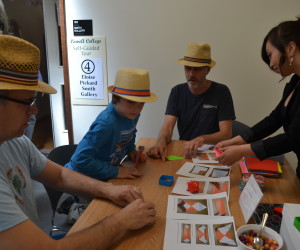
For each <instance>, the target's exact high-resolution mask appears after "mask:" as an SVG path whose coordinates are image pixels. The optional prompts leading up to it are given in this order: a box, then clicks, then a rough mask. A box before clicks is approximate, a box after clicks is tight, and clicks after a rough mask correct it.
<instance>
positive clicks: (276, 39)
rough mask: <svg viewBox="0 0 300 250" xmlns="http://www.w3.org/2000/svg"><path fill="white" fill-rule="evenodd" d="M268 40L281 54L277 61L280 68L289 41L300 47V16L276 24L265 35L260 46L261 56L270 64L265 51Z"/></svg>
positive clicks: (284, 58)
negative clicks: (293, 19)
mask: <svg viewBox="0 0 300 250" xmlns="http://www.w3.org/2000/svg"><path fill="white" fill-rule="evenodd" d="M268 41H269V42H270V43H271V44H272V45H273V46H274V47H275V48H277V49H278V50H279V52H280V53H281V54H282V56H281V58H280V62H279V67H280V68H281V66H282V65H283V64H284V62H285V60H286V56H285V48H286V46H287V45H288V44H289V42H294V43H295V44H296V46H297V47H298V48H300V16H299V17H297V20H296V21H286V22H282V23H280V24H278V25H277V26H275V27H274V28H272V29H271V30H270V31H269V33H268V34H267V35H266V37H265V39H264V41H263V44H262V48H261V57H262V59H263V61H264V62H265V63H266V64H268V65H270V59H269V56H268V55H267V52H266V44H267V42H268Z"/></svg>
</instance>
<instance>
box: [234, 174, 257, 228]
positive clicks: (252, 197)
mask: <svg viewBox="0 0 300 250" xmlns="http://www.w3.org/2000/svg"><path fill="white" fill-rule="evenodd" d="M262 197H263V193H262V191H261V189H260V188H259V186H258V184H257V182H256V180H255V178H254V176H253V175H251V176H250V178H249V180H248V182H247V184H246V186H245V187H244V189H243V192H242V193H241V196H240V199H239V203H240V207H241V209H242V212H243V215H244V219H245V221H246V223H248V221H249V219H250V217H251V216H252V214H253V213H254V211H255V209H256V207H257V206H258V203H259V202H260V200H261V198H262Z"/></svg>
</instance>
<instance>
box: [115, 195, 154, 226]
mask: <svg viewBox="0 0 300 250" xmlns="http://www.w3.org/2000/svg"><path fill="white" fill-rule="evenodd" d="M155 214H156V211H155V207H154V204H152V203H146V202H143V200H141V199H137V200H135V201H134V202H132V203H130V204H129V205H128V206H126V207H125V208H123V209H122V210H121V211H120V212H119V213H117V214H115V215H114V216H115V217H116V218H117V220H118V221H119V223H120V226H121V227H123V226H124V229H125V230H128V231H131V230H136V229H140V228H142V227H144V226H148V225H152V224H153V223H154V219H155Z"/></svg>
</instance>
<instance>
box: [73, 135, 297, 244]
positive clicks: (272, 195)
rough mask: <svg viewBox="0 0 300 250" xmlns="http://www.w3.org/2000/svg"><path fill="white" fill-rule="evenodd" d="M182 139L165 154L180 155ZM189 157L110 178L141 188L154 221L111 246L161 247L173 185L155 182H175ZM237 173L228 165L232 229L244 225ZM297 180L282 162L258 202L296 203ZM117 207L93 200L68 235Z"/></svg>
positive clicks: (155, 161) (153, 161)
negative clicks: (167, 179) (132, 176)
mask: <svg viewBox="0 0 300 250" xmlns="http://www.w3.org/2000/svg"><path fill="white" fill-rule="evenodd" d="M155 141H156V140H155V139H153V138H141V139H140V140H139V141H138V143H137V145H143V146H145V150H148V148H149V147H151V146H152V145H153V144H154V143H155ZM183 144H184V141H174V140H173V141H171V143H170V144H169V145H168V153H169V154H173V155H178V156H183ZM186 161H191V160H185V159H184V160H176V161H166V162H162V161H161V160H160V159H151V158H148V159H147V161H146V162H145V163H141V164H140V165H139V169H140V170H141V172H142V173H143V176H142V177H141V178H137V179H134V180H129V179H112V180H110V182H111V183H114V184H130V185H135V186H137V187H140V188H141V189H142V191H143V194H144V198H145V201H147V202H152V203H154V204H155V206H156V212H157V216H156V222H155V224H154V226H152V227H150V228H149V227H148V228H144V229H141V230H138V231H133V232H130V233H129V234H128V235H127V236H126V237H124V239H123V240H122V241H120V242H119V243H118V244H117V245H116V246H114V248H113V249H130V250H134V249H163V243H164V233H165V224H166V211H167V201H168V195H169V194H171V191H172V189H173V186H174V184H173V185H172V186H171V187H167V186H161V185H159V184H158V180H159V177H160V176H161V175H163V174H165V175H173V176H174V177H175V181H176V179H177V175H175V173H176V172H177V170H178V169H179V168H180V167H181V166H182V165H183V164H184V163H185V162H186ZM240 178H241V173H240V170H239V167H238V164H235V165H233V166H232V170H231V174H230V197H229V207H230V213H231V215H232V216H234V220H235V226H236V228H238V227H240V226H241V225H244V224H245V221H244V218H243V214H242V211H241V209H240V206H239V203H238V200H239V196H240V193H241V191H240V190H239V182H240ZM299 193H300V180H299V179H298V178H297V177H296V175H295V172H294V171H293V169H292V168H291V166H290V165H289V164H288V162H287V161H286V162H285V164H284V165H283V174H282V177H281V178H266V179H265V187H264V197H263V199H262V201H261V202H264V203H285V202H287V203H300V195H299ZM119 210H120V208H119V207H118V206H116V205H114V204H113V203H111V202H109V201H105V200H100V199H94V200H93V201H92V202H91V203H90V205H89V206H88V208H87V209H86V210H85V212H84V213H83V214H82V215H81V217H80V218H79V219H78V221H77V222H76V223H75V224H74V226H73V227H72V228H71V230H70V231H69V234H72V233H74V232H77V231H79V230H82V229H84V228H87V227H89V226H91V225H93V224H95V223H96V222H98V221H100V220H102V219H103V218H105V217H107V216H109V215H112V214H114V213H116V212H117V211H119Z"/></svg>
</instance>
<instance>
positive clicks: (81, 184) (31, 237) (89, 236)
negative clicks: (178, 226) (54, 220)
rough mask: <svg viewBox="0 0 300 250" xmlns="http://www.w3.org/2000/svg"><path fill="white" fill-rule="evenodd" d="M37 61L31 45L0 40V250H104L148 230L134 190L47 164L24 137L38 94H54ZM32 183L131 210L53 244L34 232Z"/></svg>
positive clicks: (150, 217) (147, 209)
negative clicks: (41, 76) (127, 235)
mask: <svg viewBox="0 0 300 250" xmlns="http://www.w3.org/2000/svg"><path fill="white" fill-rule="evenodd" d="M39 61H40V53H39V50H38V48H37V47H35V46H34V45H33V44H31V43H29V42H27V41H25V40H23V39H20V38H16V37H12V36H6V35H0V242H1V247H0V248H1V249H23V248H25V249H40V248H47V249H48V248H49V249H58V248H59V249H63V248H68V249H75V248H76V249H100V248H103V249H106V248H108V247H109V246H111V245H112V244H114V243H115V242H116V241H117V240H118V239H120V237H122V236H123V235H124V234H125V233H126V232H127V231H129V230H135V229H139V228H141V227H143V226H145V225H149V224H152V223H153V221H154V216H155V210H154V206H153V204H151V203H144V202H143V200H142V193H141V191H140V190H139V189H138V188H135V187H132V186H121V185H120V186H117V185H113V184H111V183H105V182H101V181H98V180H96V179H93V178H89V177H87V176H85V175H81V174H79V173H77V172H76V171H71V170H69V169H67V168H64V167H62V166H59V165H58V164H55V163H54V162H52V161H50V160H47V158H46V157H45V156H43V155H42V154H41V153H40V152H39V151H38V150H37V149H36V147H35V146H34V145H33V144H32V143H31V141H30V140H29V139H28V138H27V137H26V136H23V133H24V129H25V128H26V127H27V126H28V125H27V124H28V120H29V117H30V115H31V114H36V113H37V108H36V105H35V98H36V97H35V96H36V92H42V93H48V94H54V93H56V90H55V89H54V88H52V87H51V86H50V85H48V84H46V83H43V82H41V81H38V69H39ZM32 179H35V180H37V181H40V182H42V183H45V184H46V183H47V185H50V186H53V187H55V188H57V189H61V190H62V191H67V192H70V193H79V194H81V195H86V196H92V197H99V198H100V197H103V198H106V199H110V200H112V201H114V202H115V203H116V204H118V205H120V206H126V205H127V204H129V203H130V204H129V205H128V206H126V208H124V209H122V210H121V211H120V212H119V213H117V214H115V215H112V216H110V217H108V218H106V219H105V220H103V221H102V222H100V223H97V224H96V225H94V226H93V227H92V228H89V229H87V230H84V231H82V232H79V233H77V234H76V235H72V236H70V237H69V236H67V237H65V238H64V239H62V240H53V239H51V238H50V237H48V236H47V235H46V234H45V233H44V232H43V231H42V230H41V229H40V228H38V224H39V219H38V213H37V207H36V202H35V198H34V194H33V192H32ZM99 235H100V237H99Z"/></svg>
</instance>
